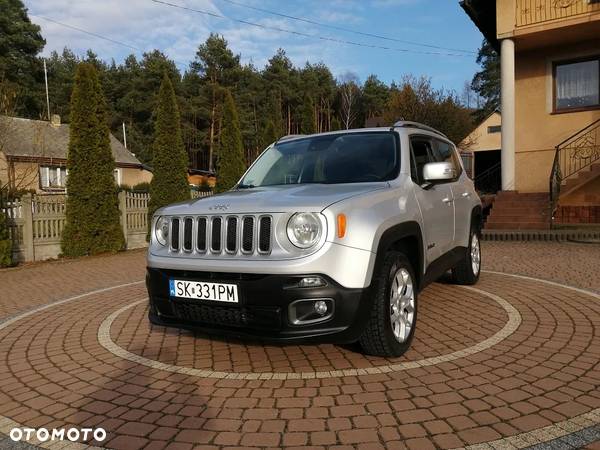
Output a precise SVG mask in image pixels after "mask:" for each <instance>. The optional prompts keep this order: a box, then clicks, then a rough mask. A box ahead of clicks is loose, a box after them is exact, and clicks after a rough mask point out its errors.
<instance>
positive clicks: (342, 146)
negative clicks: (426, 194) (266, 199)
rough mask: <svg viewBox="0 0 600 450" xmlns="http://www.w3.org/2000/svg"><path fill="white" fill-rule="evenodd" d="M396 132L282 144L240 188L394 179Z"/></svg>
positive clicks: (260, 161) (268, 153) (265, 155)
mask: <svg viewBox="0 0 600 450" xmlns="http://www.w3.org/2000/svg"><path fill="white" fill-rule="evenodd" d="M398 148H399V140H398V137H397V134H396V133H393V132H388V131H385V132H382V131H377V132H348V133H336V134H325V135H317V136H309V137H306V138H300V139H293V140H290V141H281V142H277V143H275V144H274V145H273V146H271V147H269V148H268V149H267V150H266V151H265V152H263V154H262V155H261V156H260V157H259V159H258V160H257V161H256V163H255V164H254V165H253V166H252V167H251V168H250V169H249V170H248V172H247V173H246V175H245V176H244V178H243V179H242V181H241V183H240V186H243V187H246V188H251V187H259V186H275V185H283V184H306V183H324V184H341V183H366V182H381V181H388V180H392V179H394V178H395V177H396V176H397V174H398V171H399V169H400V158H399V150H398Z"/></svg>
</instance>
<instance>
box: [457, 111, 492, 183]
mask: <svg viewBox="0 0 600 450" xmlns="http://www.w3.org/2000/svg"><path fill="white" fill-rule="evenodd" d="M501 132H502V116H501V115H500V113H499V112H498V111H494V112H493V113H492V114H490V115H489V116H488V117H486V118H485V120H484V121H483V122H481V123H480V124H479V125H478V126H477V128H475V129H474V130H473V131H472V132H471V133H470V134H469V135H468V136H467V137H466V138H464V139H463V140H462V142H461V143H460V144H458V148H459V149H460V152H461V155H462V157H463V165H464V166H465V169H466V170H467V173H469V175H470V176H471V178H473V180H474V181H475V188H476V189H477V190H478V191H480V192H484V193H486V194H487V193H496V192H497V191H498V190H500V186H501V180H500V148H501V137H500V136H501Z"/></svg>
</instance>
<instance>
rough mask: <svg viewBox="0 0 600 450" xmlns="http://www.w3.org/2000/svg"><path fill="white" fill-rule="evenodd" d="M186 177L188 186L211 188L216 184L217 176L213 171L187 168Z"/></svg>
mask: <svg viewBox="0 0 600 450" xmlns="http://www.w3.org/2000/svg"><path fill="white" fill-rule="evenodd" d="M187 179H188V183H189V185H190V186H194V187H196V188H198V187H203V186H205V187H210V188H211V189H212V188H214V187H215V185H216V184H217V178H216V175H215V173H214V172H210V171H208V170H200V169H188V172H187Z"/></svg>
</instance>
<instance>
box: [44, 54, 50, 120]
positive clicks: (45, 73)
mask: <svg viewBox="0 0 600 450" xmlns="http://www.w3.org/2000/svg"><path fill="white" fill-rule="evenodd" d="M44 80H45V82H46V108H47V111H48V121H50V96H49V95H48V70H47V69H46V58H44Z"/></svg>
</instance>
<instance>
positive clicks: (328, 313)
mask: <svg viewBox="0 0 600 450" xmlns="http://www.w3.org/2000/svg"><path fill="white" fill-rule="evenodd" d="M334 311H335V302H334V300H333V299H332V298H313V299H309V298H303V299H300V300H296V301H294V302H292V303H290V305H289V306H288V314H289V319H290V324H292V325H296V326H303V325H310V324H315V323H320V322H325V321H327V320H329V319H331V318H332V317H333V314H334Z"/></svg>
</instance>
